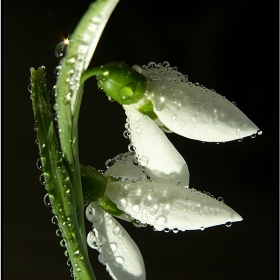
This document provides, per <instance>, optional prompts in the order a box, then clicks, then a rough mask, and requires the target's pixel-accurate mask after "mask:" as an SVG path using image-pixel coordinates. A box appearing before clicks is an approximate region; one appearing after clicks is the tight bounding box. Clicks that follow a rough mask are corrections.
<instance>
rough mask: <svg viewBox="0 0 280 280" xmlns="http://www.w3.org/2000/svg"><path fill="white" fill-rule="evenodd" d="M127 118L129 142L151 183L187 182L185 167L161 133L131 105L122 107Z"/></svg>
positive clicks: (180, 157)
mask: <svg viewBox="0 0 280 280" xmlns="http://www.w3.org/2000/svg"><path fill="white" fill-rule="evenodd" d="M123 107H124V109H125V112H126V115H127V117H128V123H129V127H130V128H129V132H130V138H131V143H132V145H133V146H134V147H135V148H136V150H135V152H136V155H137V156H138V160H139V162H140V164H141V165H142V166H144V167H145V172H146V173H147V174H148V175H149V176H150V177H151V179H152V180H153V181H155V182H158V183H159V182H165V183H167V182H168V183H172V184H177V183H179V182H182V183H183V184H184V185H188V184H189V169H188V166H187V164H186V162H185V160H184V159H183V157H182V156H181V155H180V153H179V152H178V151H177V150H176V149H175V147H174V146H173V145H172V144H171V142H170V141H169V140H168V138H167V137H166V135H165V134H164V132H162V130H161V129H160V128H159V127H158V126H157V125H156V123H155V122H154V121H153V120H151V119H150V118H149V117H148V116H146V115H143V114H142V113H140V112H139V111H138V110H137V109H136V108H135V107H134V105H124V106H123Z"/></svg>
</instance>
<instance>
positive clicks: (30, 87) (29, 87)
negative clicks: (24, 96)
mask: <svg viewBox="0 0 280 280" xmlns="http://www.w3.org/2000/svg"><path fill="white" fill-rule="evenodd" d="M28 91H29V92H30V93H32V84H30V85H29V86H28Z"/></svg>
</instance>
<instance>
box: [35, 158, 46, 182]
mask: <svg viewBox="0 0 280 280" xmlns="http://www.w3.org/2000/svg"><path fill="white" fill-rule="evenodd" d="M36 166H37V168H38V169H39V170H43V164H42V161H41V158H38V159H37V161H36ZM41 175H43V174H41ZM40 177H41V176H40ZM39 180H40V179H39ZM40 182H41V180H40ZM41 184H42V183H41ZM44 184H45V183H44ZM44 184H43V185H44Z"/></svg>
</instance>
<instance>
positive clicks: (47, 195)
mask: <svg viewBox="0 0 280 280" xmlns="http://www.w3.org/2000/svg"><path fill="white" fill-rule="evenodd" d="M44 203H45V205H46V206H48V207H51V206H52V205H51V202H50V197H49V194H48V193H47V194H45V196H44Z"/></svg>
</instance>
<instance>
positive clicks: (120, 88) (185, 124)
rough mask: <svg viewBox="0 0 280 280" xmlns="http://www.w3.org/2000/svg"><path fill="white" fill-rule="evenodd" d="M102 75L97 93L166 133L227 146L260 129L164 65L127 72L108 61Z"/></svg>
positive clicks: (228, 104)
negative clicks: (126, 107)
mask: <svg viewBox="0 0 280 280" xmlns="http://www.w3.org/2000/svg"><path fill="white" fill-rule="evenodd" d="M101 72H102V73H101ZM101 72H100V74H99V75H98V87H99V88H100V89H102V90H103V91H105V93H106V94H107V95H108V96H109V97H110V98H113V99H114V100H116V101H117V102H119V103H120V104H123V105H129V106H134V107H135V108H137V109H138V110H139V111H140V112H142V113H143V114H146V115H148V116H149V117H150V118H151V119H153V120H154V121H155V122H156V123H157V124H158V125H159V126H161V127H162V128H163V129H164V130H165V131H168V130H169V131H170V132H175V133H177V134H179V135H182V136H184V137H187V138H190V139H194V140H200V141H205V142H227V141H232V140H237V139H240V138H244V137H247V136H250V135H253V134H256V133H257V132H258V130H259V129H258V127H257V126H256V125H255V124H254V123H253V122H252V121H251V120H250V119H249V118H248V117H247V116H246V115H245V114H243V113H242V112H241V111H240V110H239V109H238V108H237V107H236V106H235V105H234V104H233V103H232V102H230V101H228V100H227V99H226V98H225V97H223V96H221V95H219V94H217V93H216V92H214V91H213V90H209V89H207V88H205V87H202V86H199V85H198V84H193V83H191V82H189V81H188V79H187V77H186V76H184V75H183V74H182V73H180V72H178V71H177V69H176V67H173V68H172V67H170V65H169V63H167V62H165V63H163V64H162V63H159V64H156V63H149V64H148V66H143V67H142V68H141V67H140V66H134V67H133V68H132V69H131V68H129V66H127V65H126V64H124V63H123V62H111V63H108V64H105V65H104V66H103V67H102V71H101Z"/></svg>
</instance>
